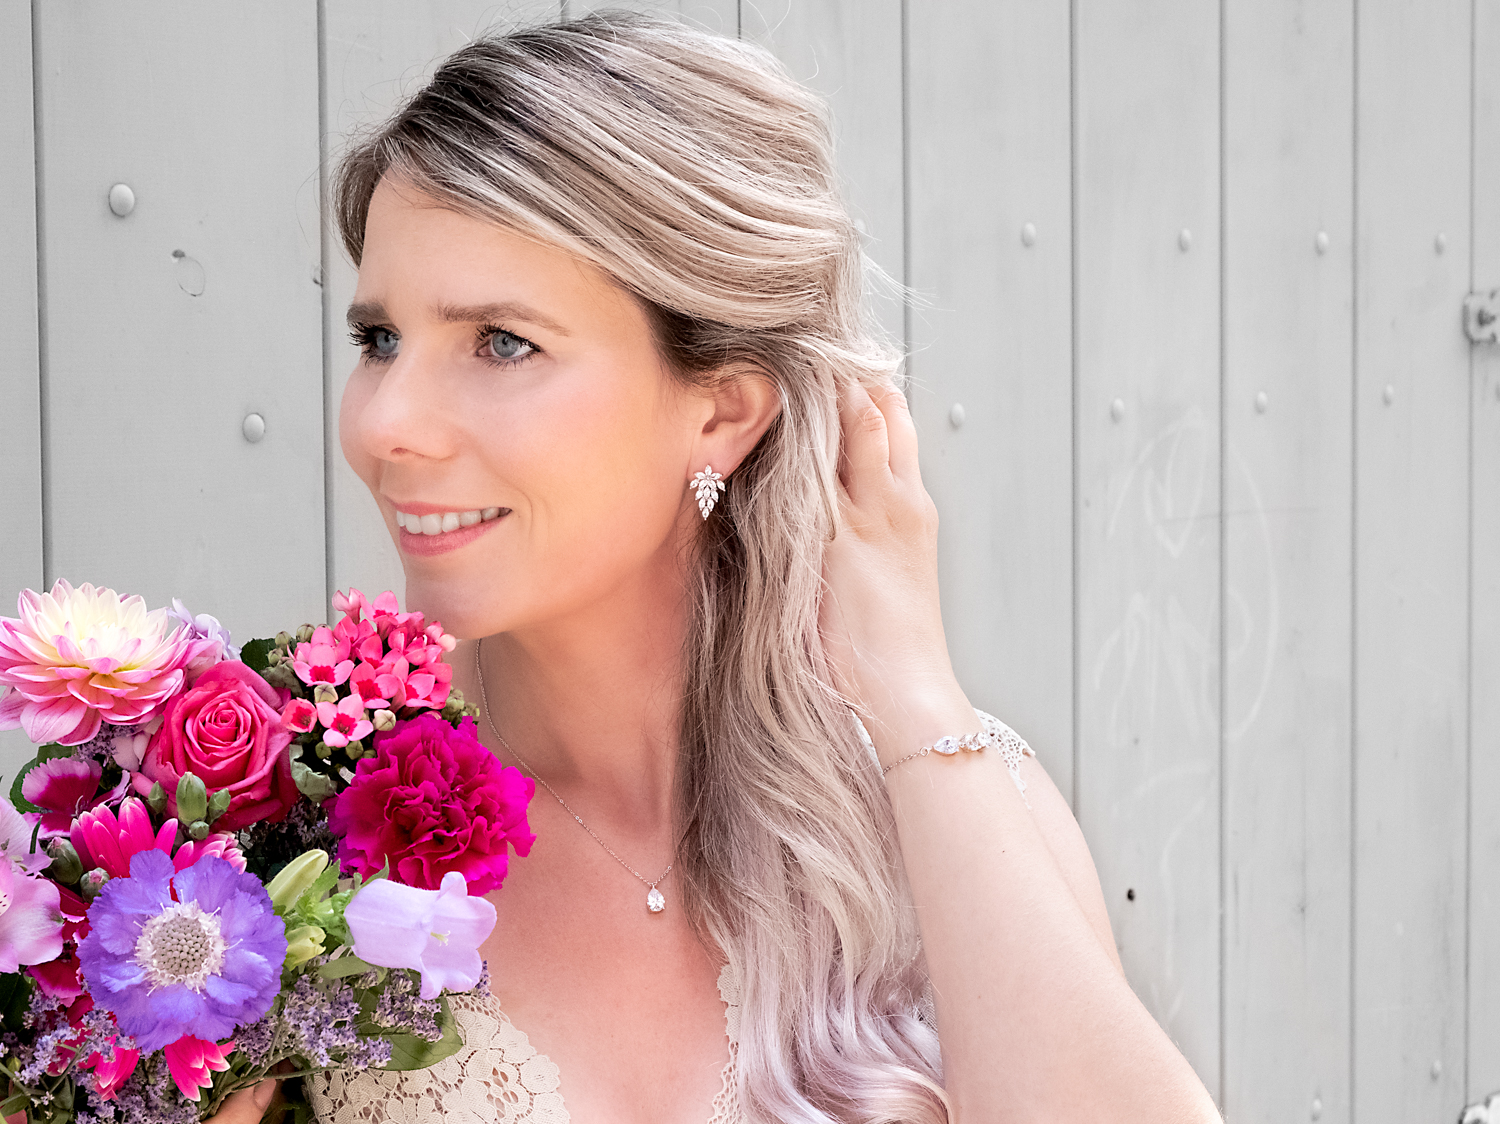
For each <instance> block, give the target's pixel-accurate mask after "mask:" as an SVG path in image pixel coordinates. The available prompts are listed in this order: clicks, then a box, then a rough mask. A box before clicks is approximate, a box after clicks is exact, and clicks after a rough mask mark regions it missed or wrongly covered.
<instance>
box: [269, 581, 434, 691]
mask: <svg viewBox="0 0 1500 1124" xmlns="http://www.w3.org/2000/svg"><path fill="white" fill-rule="evenodd" d="M333 607H334V608H335V609H337V610H338V611H339V612H341V613H343V614H344V619H343V620H341V621H339V622H338V624H336V625H335V626H334V627H333V628H332V629H331V630H325V629H319V630H318V631H319V633H324V632H327V633H328V635H329V637H330V638H331V640H332V642H333V645H334V646H335V648H336V652H337V653H338V654H340V655H341V657H342V659H345V660H348V661H350V669H349V675H348V677H347V678H348V682H349V686H350V688H351V689H352V690H353V692H354V693H355V694H357V695H358V696H359V697H360V700H361V702H363V703H364V705H365V707H366V708H368V709H370V710H392V711H399V710H400V709H401V708H402V707H408V706H409V707H423V708H430V709H433V710H437V709H440V708H441V707H442V705H443V704H444V703H446V702H447V701H448V688H449V684H450V683H452V681H453V669H452V668H451V667H449V666H448V664H446V663H445V662H443V656H444V655H445V654H447V653H448V652H451V651H453V648H454V645H455V644H457V641H456V640H455V639H454V638H453V637H452V636H450V635H448V634H447V633H446V632H444V631H443V626H442V625H440V624H438V623H436V622H433V623H432V624H428V623H427V620H426V618H425V617H423V615H422V614H421V613H403V612H401V611H400V605H399V604H398V602H397V601H396V595H395V594H394V593H391V592H390V591H389V590H387V591H386V592H385V593H382V594H381V595H380V596H379V597H377V598H375V600H374V601H373V602H370V601H368V600H366V598H365V595H364V594H363V593H361V592H360V591H359V590H357V589H351V590H350V591H349V592H348V594H347V595H346V594H344V593H336V594H334V597H333ZM367 610H368V611H369V614H370V615H369V617H368V618H366V616H365V613H366V611H367ZM318 641H319V636H318V635H317V634H315V635H314V636H313V644H312V645H300V646H299V647H298V653H299V654H300V653H301V651H302V649H303V648H311V647H313V646H315V645H317V644H318ZM325 643H326V640H325ZM341 666H342V663H340V664H338V665H336V666H335V669H334V670H335V672H337V668H338V667H341ZM293 667H294V668H295V667H297V665H296V664H295V663H294V664H293ZM298 676H299V677H300V678H302V681H303V682H304V683H308V684H311V683H312V680H310V679H308V678H307V677H306V676H303V675H302V673H301V669H300V668H298Z"/></svg>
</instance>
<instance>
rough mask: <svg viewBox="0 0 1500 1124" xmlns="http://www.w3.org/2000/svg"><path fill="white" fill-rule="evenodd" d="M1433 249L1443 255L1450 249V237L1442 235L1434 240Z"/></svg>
mask: <svg viewBox="0 0 1500 1124" xmlns="http://www.w3.org/2000/svg"><path fill="white" fill-rule="evenodd" d="M1432 248H1433V249H1434V250H1436V251H1437V252H1438V253H1440V254H1441V253H1442V252H1443V251H1444V250H1446V249H1447V248H1448V236H1447V235H1446V234H1441V233H1440V234H1439V235H1438V236H1437V237H1436V238H1434V239H1433V240H1432Z"/></svg>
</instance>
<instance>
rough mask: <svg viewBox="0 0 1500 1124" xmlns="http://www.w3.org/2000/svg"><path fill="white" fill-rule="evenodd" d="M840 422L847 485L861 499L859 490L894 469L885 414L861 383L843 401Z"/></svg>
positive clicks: (853, 383) (856, 384)
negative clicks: (842, 434)
mask: <svg viewBox="0 0 1500 1124" xmlns="http://www.w3.org/2000/svg"><path fill="white" fill-rule="evenodd" d="M839 422H840V425H841V426H842V428H843V433H844V457H843V461H844V473H843V476H842V479H843V483H844V487H845V488H846V489H847V490H848V492H849V498H850V499H852V500H854V501H855V502H856V503H857V502H859V492H860V489H861V488H862V487H866V486H868V485H870V484H872V483H874V482H876V481H879V480H883V479H887V478H889V476H890V471H891V450H890V442H889V434H888V433H887V429H886V422H885V414H884V413H883V412H882V411H881V409H880V407H879V406H877V405H876V404H875V402H874V401H873V400H872V399H871V397H870V393H869V391H867V390H866V389H865V388H864V387H863V386H861V385H860V384H859V383H857V382H852V383H850V384H849V388H848V389H847V390H846V391H845V393H844V395H843V397H842V398H841V399H840V400H839Z"/></svg>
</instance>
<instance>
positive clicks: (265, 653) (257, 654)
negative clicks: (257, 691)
mask: <svg viewBox="0 0 1500 1124" xmlns="http://www.w3.org/2000/svg"><path fill="white" fill-rule="evenodd" d="M274 647H276V641H275V640H274V639H271V640H247V641H245V643H244V644H242V645H240V663H242V664H244V665H245V666H246V667H248V668H249V669H250V670H251V671H256V672H260V671H265V670H266V668H268V667H270V666H271V660H270V655H271V649H272V648H274Z"/></svg>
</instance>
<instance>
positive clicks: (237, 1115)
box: [204, 1077, 280, 1124]
mask: <svg viewBox="0 0 1500 1124" xmlns="http://www.w3.org/2000/svg"><path fill="white" fill-rule="evenodd" d="M279 1084H280V1082H278V1081H277V1080H276V1079H275V1078H272V1077H267V1078H266V1079H265V1080H264V1081H262V1082H261V1083H260V1084H259V1085H252V1086H251V1087H250V1088H248V1089H241V1090H240V1091H239V1092H238V1093H235V1094H233V1095H232V1096H231V1097H230V1098H229V1099H228V1100H226V1101H225V1102H224V1107H222V1108H221V1109H219V1111H218V1112H216V1113H214V1114H213V1115H212V1116H210V1117H209V1118H208V1120H206V1121H205V1122H204V1124H260V1121H261V1119H262V1118H263V1117H264V1116H265V1114H266V1109H268V1108H269V1107H270V1106H271V1101H272V1099H273V1098H274V1097H275V1096H276V1088H277V1086H278V1085H279Z"/></svg>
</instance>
